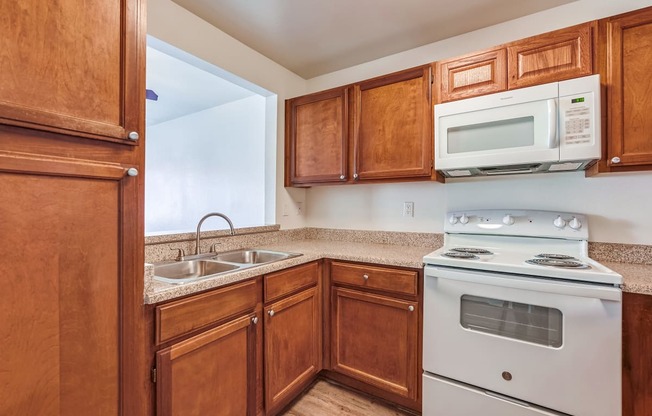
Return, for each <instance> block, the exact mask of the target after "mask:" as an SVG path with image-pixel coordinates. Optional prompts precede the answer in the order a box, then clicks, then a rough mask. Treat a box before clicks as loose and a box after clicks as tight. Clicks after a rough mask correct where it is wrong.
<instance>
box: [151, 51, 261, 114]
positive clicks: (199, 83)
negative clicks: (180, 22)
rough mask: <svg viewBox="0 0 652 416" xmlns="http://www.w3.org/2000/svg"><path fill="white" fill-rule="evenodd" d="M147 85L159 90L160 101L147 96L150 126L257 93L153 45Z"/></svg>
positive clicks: (157, 92)
mask: <svg viewBox="0 0 652 416" xmlns="http://www.w3.org/2000/svg"><path fill="white" fill-rule="evenodd" d="M147 89H150V90H153V91H154V92H156V94H158V101H152V100H147V104H146V111H147V113H146V114H147V116H146V119H147V126H153V125H155V124H159V123H162V122H164V121H169V120H172V119H175V118H178V117H183V116H186V115H189V114H192V113H196V112H198V111H202V110H206V109H209V108H212V107H217V106H219V105H223V104H226V103H229V102H232V101H237V100H240V99H243V98H246V97H250V96H252V95H254V94H255V93H254V92H252V91H250V90H248V89H246V88H242V87H240V86H238V85H236V84H234V83H232V82H229V81H227V80H225V79H223V78H220V77H219V76H216V75H214V74H212V73H210V72H207V71H204V70H203V69H200V68H198V67H197V66H194V65H191V64H189V63H186V62H185V61H184V60H182V59H178V58H176V57H173V56H170V55H168V54H165V53H163V52H161V51H159V50H157V49H154V48H152V47H151V46H148V47H147Z"/></svg>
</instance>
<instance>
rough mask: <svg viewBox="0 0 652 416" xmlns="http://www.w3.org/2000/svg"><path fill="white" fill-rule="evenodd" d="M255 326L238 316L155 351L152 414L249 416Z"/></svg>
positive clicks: (253, 387) (252, 400)
mask: <svg viewBox="0 0 652 416" xmlns="http://www.w3.org/2000/svg"><path fill="white" fill-rule="evenodd" d="M256 321H257V318H256V317H255V315H253V314H251V315H247V316H243V317H241V318H239V319H235V320H233V321H231V322H229V323H226V324H224V325H222V326H219V327H217V328H214V329H211V330H209V331H206V332H204V333H202V334H200V335H197V336H194V337H192V338H190V339H188V340H186V341H183V342H179V343H177V344H175V345H173V346H171V347H169V348H166V349H164V350H161V351H159V352H158V353H157V354H156V368H157V370H158V380H157V408H158V411H157V414H158V415H159V416H181V415H183V416H203V415H217V414H219V415H224V416H243V415H253V414H254V412H255V407H256V406H255V405H256V403H255V402H256V400H255V397H256Z"/></svg>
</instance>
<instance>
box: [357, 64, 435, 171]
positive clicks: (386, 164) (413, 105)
mask: <svg viewBox="0 0 652 416" xmlns="http://www.w3.org/2000/svg"><path fill="white" fill-rule="evenodd" d="M430 71H431V70H430V66H426V67H419V68H415V69H411V70H407V71H402V72H398V73H395V74H391V75H387V76H384V77H379V78H375V79H372V80H368V81H364V82H361V83H358V84H355V85H354V86H353V91H354V106H353V108H354V111H353V114H354V115H353V116H354V124H353V179H354V180H358V181H364V180H370V179H373V180H375V179H397V178H429V177H430V176H431V172H432V159H433V155H432V152H433V128H432V101H431V98H430V85H431V75H430V73H431V72H430Z"/></svg>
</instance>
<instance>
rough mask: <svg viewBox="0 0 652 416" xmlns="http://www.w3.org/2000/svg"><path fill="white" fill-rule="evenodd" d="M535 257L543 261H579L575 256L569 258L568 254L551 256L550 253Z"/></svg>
mask: <svg viewBox="0 0 652 416" xmlns="http://www.w3.org/2000/svg"><path fill="white" fill-rule="evenodd" d="M534 257H539V258H542V259H554V260H577V259H576V258H575V257H573V256H569V255H566V254H549V253H542V254H537V255H536V256H534Z"/></svg>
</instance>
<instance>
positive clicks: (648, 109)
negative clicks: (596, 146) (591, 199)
mask: <svg viewBox="0 0 652 416" xmlns="http://www.w3.org/2000/svg"><path fill="white" fill-rule="evenodd" d="M601 23H602V22H601ZM605 24H606V28H605V29H606V30H604V31H601V33H600V34H601V35H602V34H604V35H605V36H606V39H604V41H605V42H601V49H603V51H604V53H606V59H607V62H606V75H605V77H604V78H606V79H605V81H604V82H605V83H606V85H607V126H608V137H607V164H608V165H609V166H610V167H618V166H645V165H647V166H652V79H651V78H650V73H651V72H652V9H650V8H648V9H644V10H643V11H640V12H634V13H628V14H626V15H623V16H620V17H615V18H612V19H607V21H606V23H605Z"/></svg>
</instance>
